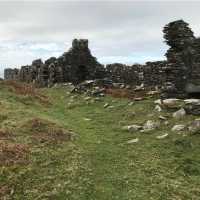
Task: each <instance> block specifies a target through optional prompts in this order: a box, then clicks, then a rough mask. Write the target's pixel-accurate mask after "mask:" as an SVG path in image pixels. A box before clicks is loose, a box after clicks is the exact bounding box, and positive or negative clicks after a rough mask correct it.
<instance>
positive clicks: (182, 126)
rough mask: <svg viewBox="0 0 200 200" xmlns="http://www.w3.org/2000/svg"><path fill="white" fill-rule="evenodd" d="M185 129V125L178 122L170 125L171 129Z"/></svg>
mask: <svg viewBox="0 0 200 200" xmlns="http://www.w3.org/2000/svg"><path fill="white" fill-rule="evenodd" d="M184 129H185V125H182V124H178V125H174V126H173V127H172V131H183V130H184Z"/></svg>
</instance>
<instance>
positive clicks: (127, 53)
mask: <svg viewBox="0 0 200 200" xmlns="http://www.w3.org/2000/svg"><path fill="white" fill-rule="evenodd" d="M178 19H183V20H185V21H187V22H188V23H189V24H190V27H191V28H192V29H193V31H194V33H195V35H196V36H198V35H200V21H199V19H200V2H198V1H196V2H195V1H194V2H191V1H176V2H175V1H138V2H136V1H126V2H125V1H123V0H121V1H94V0H93V1H74V2H72V1H71V2H69V1H47V0H45V1H26V2H25V1H18V2H16V1H4V2H3V1H0V74H1V76H2V74H3V73H2V72H3V68H5V67H12V68H13V67H18V66H20V65H25V64H30V63H31V61H32V60H34V59H36V58H42V59H43V60H45V59H47V58H49V57H51V56H56V57H57V56H59V55H61V54H62V53H63V52H65V51H67V50H68V49H69V48H70V46H71V41H72V39H73V38H87V39H89V47H90V49H91V52H92V54H93V55H94V56H95V57H97V58H98V61H100V62H101V63H105V64H106V63H113V62H122V63H126V64H132V63H136V62H137V63H144V62H146V61H154V60H163V59H165V57H164V54H165V52H166V50H167V48H168V47H167V46H166V45H165V44H164V42H163V34H162V29H163V26H164V25H165V24H167V23H169V22H170V21H174V20H178Z"/></svg>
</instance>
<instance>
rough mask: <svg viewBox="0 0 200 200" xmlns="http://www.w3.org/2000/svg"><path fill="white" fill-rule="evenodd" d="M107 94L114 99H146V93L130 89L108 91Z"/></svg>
mask: <svg viewBox="0 0 200 200" xmlns="http://www.w3.org/2000/svg"><path fill="white" fill-rule="evenodd" d="M106 94H108V95H110V96H112V97H114V98H128V99H135V98H145V97H146V91H137V92H136V91H134V90H130V89H106Z"/></svg>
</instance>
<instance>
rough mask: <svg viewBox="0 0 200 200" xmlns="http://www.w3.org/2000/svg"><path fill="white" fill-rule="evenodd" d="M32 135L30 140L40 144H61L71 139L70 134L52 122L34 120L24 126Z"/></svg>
mask: <svg viewBox="0 0 200 200" xmlns="http://www.w3.org/2000/svg"><path fill="white" fill-rule="evenodd" d="M25 126H26V127H27V128H28V129H29V131H30V132H31V133H32V136H31V137H32V139H33V140H34V141H38V142H40V143H61V142H64V141H69V140H70V139H71V133H70V132H69V131H66V130H64V129H63V128H61V127H59V126H58V125H56V124H55V123H53V122H50V121H48V120H43V119H40V118H34V119H32V120H29V121H27V122H26V125H25Z"/></svg>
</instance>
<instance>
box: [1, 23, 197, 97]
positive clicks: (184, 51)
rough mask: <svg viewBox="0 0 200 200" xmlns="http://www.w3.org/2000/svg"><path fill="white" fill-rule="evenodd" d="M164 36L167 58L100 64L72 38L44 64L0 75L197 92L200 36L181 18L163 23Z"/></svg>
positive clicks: (44, 82)
mask: <svg viewBox="0 0 200 200" xmlns="http://www.w3.org/2000/svg"><path fill="white" fill-rule="evenodd" d="M163 33H164V39H165V42H166V43H167V45H169V47H170V48H169V49H168V51H167V53H166V58H167V60H165V61H157V62H147V63H146V64H144V65H140V64H134V65H131V66H128V65H124V64H121V63H114V64H108V65H106V66H105V67H104V66H103V65H101V64H100V63H99V62H98V61H97V60H96V58H95V57H93V56H92V55H91V52H90V49H89V48H88V40H83V39H81V40H77V39H75V40H73V42H72V47H71V48H70V50H69V51H68V52H66V53H64V54H63V55H62V56H60V57H58V58H55V57H51V58H49V59H48V60H46V61H45V62H44V63H43V62H42V60H40V59H38V60H35V61H33V62H32V64H31V65H30V66H22V67H21V68H20V69H19V70H18V69H5V73H4V78H5V79H7V80H8V79H9V80H13V79H14V80H20V81H24V82H28V83H35V84H36V85H38V86H40V87H46V86H52V85H53V84H54V83H61V82H72V83H74V84H78V83H80V82H82V81H84V80H90V79H99V78H108V79H110V80H112V81H113V82H118V83H119V82H120V83H124V84H128V85H131V86H136V85H141V84H143V85H144V86H145V88H149V89H152V88H155V87H157V88H160V89H162V95H161V96H162V97H163V98H168V97H177V98H184V97H188V96H197V95H198V94H200V38H196V37H195V36H194V34H193V32H192V30H191V29H190V28H189V25H188V24H187V23H186V22H184V21H183V20H177V21H174V22H171V23H169V24H167V25H166V26H165V27H164V29H163Z"/></svg>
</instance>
